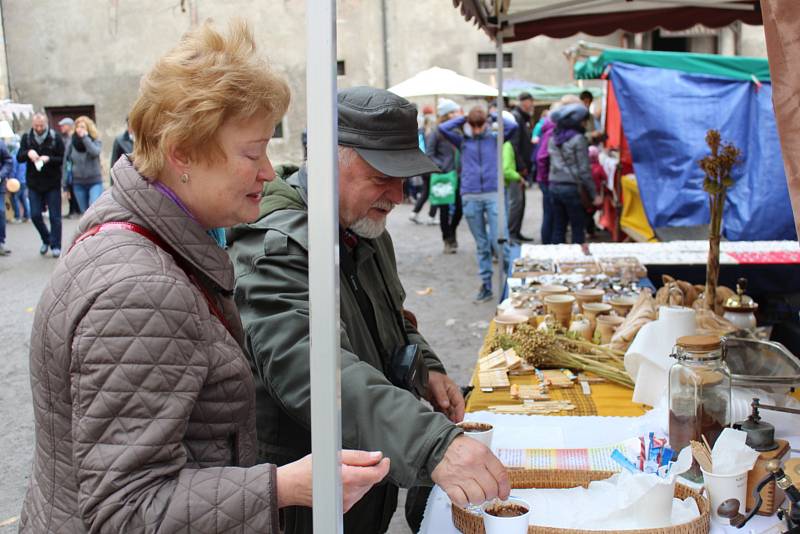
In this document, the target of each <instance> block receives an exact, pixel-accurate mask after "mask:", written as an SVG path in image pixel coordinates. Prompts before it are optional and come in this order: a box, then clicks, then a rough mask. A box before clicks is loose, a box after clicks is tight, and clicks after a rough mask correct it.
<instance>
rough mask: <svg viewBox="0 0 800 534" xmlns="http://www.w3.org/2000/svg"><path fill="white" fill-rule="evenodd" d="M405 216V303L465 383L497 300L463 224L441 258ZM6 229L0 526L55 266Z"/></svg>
mask: <svg viewBox="0 0 800 534" xmlns="http://www.w3.org/2000/svg"><path fill="white" fill-rule="evenodd" d="M540 205H541V197H540V196H539V193H538V191H536V190H530V191H528V208H527V212H526V221H525V227H524V232H523V233H524V234H525V235H528V236H535V235H537V234H538V230H539V224H540V216H539V214H540V208H539V207H540ZM410 213H411V206H409V205H406V204H404V205H401V206H398V208H397V209H396V210H395V212H394V213H392V215H390V217H389V230H390V231H391V233H392V236H393V238H394V243H395V249H396V252H397V264H398V270H399V272H400V276H401V278H402V280H403V283H404V285H405V288H406V291H407V293H408V297H407V300H406V307H407V308H408V309H410V310H412V311H413V312H414V313H415V314H416V315H417V318H418V319H419V323H420V330H421V331H422V333H423V335H425V336H426V338H427V339H428V341H429V342H430V343H431V345H432V346H433V348H434V350H436V351H437V353H438V354H439V356H440V357H441V359H442V360H443V362H444V364H445V366H446V367H447V369H448V372H449V373H450V375H451V376H452V377H453V379H454V380H455V381H456V382H457V383H458V384H460V385H466V384H467V383H468V382H469V379H470V376H471V373H472V366H473V363H474V361H475V355H476V353H477V351H478V348H479V347H480V344H481V339H482V337H483V334H484V332H485V329H486V327H487V326H488V320H489V318H490V317H491V316H492V313H493V307H494V303H492V302H489V303H485V304H480V305H475V304H472V298H473V296H474V294H475V293H476V292H477V289H478V278H477V265H476V262H475V255H474V254H475V246H474V242H473V240H472V237H471V236H470V234H469V230H468V228H467V224H466V221H462V224H461V225H460V227H459V232H458V242H459V251H458V254H455V255H443V254H442V242H441V234H440V232H439V228H438V226H428V225H417V224H414V223H412V222H411V221H409V220H408V216H409V214H410ZM426 213H427V206H426V208H425V209H423V214H426ZM425 218H426V217H421V219H425ZM76 226H77V221H76V220H65V221H64V236H65V237H64V242H65V243H66V242H67V240H68V239H69V238H70V237H71V236H72V235H73V233H74V231H75V228H76ZM7 233H8V237H7V242H6V244H7V246H8V247H9V248H10V249H11V250H12V251H13V253H12V254H11V255H10V256H6V257H0V280H1V281H2V283H1V284H0V314H1V315H0V316H2V318H3V327H2V329H0V361H2V362H3V365H2V366H0V421H2V422H3V432H2V440H0V480H2V484H0V525H3V523H5V522H7V521H9V520H12V519H13V518H16V517H17V516H18V515H19V511H20V508H21V504H22V499H23V497H24V495H25V488H26V485H27V477H28V473H29V470H30V459H31V454H32V450H33V415H32V413H33V411H32V407H31V395H30V382H29V378H28V348H29V336H30V329H31V325H32V322H33V310H34V308H35V307H36V303H37V301H38V299H39V295H40V294H41V292H42V290H43V288H44V286H45V284H46V283H47V279H48V277H49V275H50V272H51V270H52V268H53V266H54V265H55V260H53V259H52V258H50V257H44V258H43V257H41V256H39V253H38V249H39V238H38V235H37V233H36V231H35V229H34V228H33V225H32V224H30V223H27V224H22V225H8V226H7ZM428 288H430V289H431V291H427V289H428ZM418 292H420V293H423V294H419V293H418ZM404 497H405V495H404V492H403V493H402V494H401V502H400V504H399V505H398V511H397V513H396V514H395V517H394V518H393V520H392V524H391V526H390V529H389V532H390V533H391V534H400V533H407V532H409V528H408V526H407V525H406V522H405V518H404V516H403V513H402V511H403V500H404ZM16 531H17V525H16V521H11V523H10V524H7V525H5V526H0V533H6V532H16Z"/></svg>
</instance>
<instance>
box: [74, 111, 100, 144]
mask: <svg viewBox="0 0 800 534" xmlns="http://www.w3.org/2000/svg"><path fill="white" fill-rule="evenodd" d="M80 123H83V125H84V126H86V131H87V132H89V135H90V136H91V138H92V139H97V138H98V135H97V126H96V125H95V123H94V121H93V120H92V119H90V118H89V117H87V116H86V115H81V116H80V117H78V118H77V119H75V126H76V127H77V126H78V125H79V124H80Z"/></svg>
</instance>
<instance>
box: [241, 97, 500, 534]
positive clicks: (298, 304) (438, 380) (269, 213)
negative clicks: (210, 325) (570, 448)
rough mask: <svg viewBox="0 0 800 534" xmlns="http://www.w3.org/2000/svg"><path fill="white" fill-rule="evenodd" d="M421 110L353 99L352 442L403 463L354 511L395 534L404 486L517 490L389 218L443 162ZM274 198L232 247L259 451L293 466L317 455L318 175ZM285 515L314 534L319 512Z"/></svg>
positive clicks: (277, 183)
mask: <svg viewBox="0 0 800 534" xmlns="http://www.w3.org/2000/svg"><path fill="white" fill-rule="evenodd" d="M416 117H417V111H416V108H415V106H414V105H412V104H411V103H409V102H408V101H407V100H405V99H404V98H401V97H399V96H397V95H395V94H393V93H390V92H388V91H385V90H382V89H373V88H370V87H354V88H350V89H345V90H343V91H341V92H340V93H339V97H338V118H339V123H338V134H339V232H340V249H339V250H340V279H341V284H340V314H341V357H342V363H341V365H342V367H341V369H342V375H341V395H342V396H341V402H342V446H343V447H357V448H361V449H364V450H380V451H383V453H384V454H385V455H386V456H387V457H389V458H390V459H391V470H390V473H389V477H388V480H387V482H385V483H383V484H382V485H380V486H377V487H375V488H373V489H372V490H371V491H370V492H369V493H368V494H367V495H366V496H365V497H364V498H363V499H362V500H361V501H360V502H359V503H358V504H356V505H355V506H354V507H353V508H352V509H351V510H350V511H349V512H348V513H347V514H345V518H344V525H345V532H348V533H373V532H385V531H386V530H387V528H388V525H389V521H390V520H391V517H392V514H393V513H394V510H395V507H396V504H397V492H398V487H411V486H414V485H416V484H425V483H427V484H430V483H431V482H435V483H437V484H439V486H441V487H442V488H443V489H444V490H445V491H446V492H447V493H448V495H450V497H451V498H452V499H453V501H455V502H457V503H460V504H464V503H467V502H475V503H477V502H483V501H484V500H485V499H487V498H489V499H491V498H494V497H496V496H500V497H502V498H506V497H507V496H508V493H509V491H510V490H509V483H508V478H507V476H506V474H505V470H504V468H503V467H502V465H501V464H500V462H499V461H498V460H497V458H495V457H494V455H493V454H492V453H491V451H490V450H489V449H488V448H486V447H485V446H483V445H482V444H480V443H478V442H477V441H476V440H473V439H471V438H467V437H465V436H463V434H462V431H461V429H460V428H459V427H457V426H456V425H455V423H456V422H458V421H460V420H461V419H462V418H463V414H464V399H463V397H462V396H461V392H460V390H459V389H458V387H457V386H456V385H455V383H453V381H452V380H450V379H449V378H448V377H447V375H446V374H445V371H444V367H443V366H442V363H441V362H440V361H439V359H438V358H437V356H436V354H435V353H434V352H433V350H432V349H431V348H430V347H429V346H428V344H427V343H426V341H425V339H424V338H423V337H422V336H421V335H420V334H419V332H418V331H417V329H416V327H415V326H414V325H413V324H412V321H411V320H410V319H411V317H409V314H407V313H404V310H403V301H404V297H405V292H404V290H403V287H402V284H401V282H400V280H399V277H398V275H397V269H396V263H395V256H394V248H393V245H392V240H391V237H390V236H389V234H388V232H386V231H385V225H386V217H387V215H388V214H389V213H390V212H391V211H392V209H393V208H394V207H395V206H396V205H397V204H399V203H400V202H401V201H402V195H403V193H402V189H403V178H406V177H409V176H416V175H420V174H425V173H429V172H436V171H437V170H438V169H437V168H436V166H435V165H433V164H432V163H431V161H430V160H429V159H428V158H427V157H425V155H424V154H423V153H422V152H421V151H420V149H419V144H418V139H417V118H416ZM264 193H265V194H264V197H263V199H262V202H261V218H260V219H259V220H258V221H256V222H254V223H252V224H248V225H242V226H237V227H235V228H233V229H232V231H231V235H230V237H231V240H230V253H231V256H232V260H233V263H234V266H235V269H236V288H235V298H236V303H237V305H238V307H239V311H240V313H241V316H242V322H243V325H244V329H245V340H246V341H245V343H246V346H247V349H248V352H249V354H250V355H251V358H252V364H253V370H254V373H255V374H256V378H257V391H256V399H257V413H256V419H257V428H258V442H259V451H258V452H259V457H260V460H261V461H269V462H275V463H277V464H279V465H282V464H285V463H288V462H291V461H293V460H295V459H298V458H301V457H302V456H304V455H305V454H307V453H308V452H310V449H311V414H310V391H309V337H308V336H309V334H308V328H309V324H308V318H309V301H308V299H309V295H308V203H307V198H308V194H309V193H308V177H307V175H306V169H299V170H297V171H296V172H294V173H292V174H291V176H289V177H288V178H286V179H285V180H284V179H282V178H276V179H275V180H273V181H271V182H269V183H268V184H267V185H266V186H265V189H264ZM311 194H314V193H313V192H311ZM403 362H404V363H405V365H401V363H403ZM408 369H414V370H416V373H415V374H414V375H413V376H414V377H416V378H413V377H412V375H411V374H410V373H407V372H403V371H404V370H406V371H407V370H408ZM426 374H427V376H428V378H427V380H425V375H426ZM418 396H422V397H423V398H425V399H426V400H427V401H428V402H430V403H431V405H432V406H433V408H434V410H435V411H434V410H431V409H430V408H428V407H427V406H425V405H424V404H423V403H422V402H421V401H420V400H418V398H417V397H418ZM276 429H277V430H276ZM284 521H285V527H286V528H285V532H286V533H287V534H296V533H310V532H311V531H312V515H311V509H309V508H288V509H285V510H284Z"/></svg>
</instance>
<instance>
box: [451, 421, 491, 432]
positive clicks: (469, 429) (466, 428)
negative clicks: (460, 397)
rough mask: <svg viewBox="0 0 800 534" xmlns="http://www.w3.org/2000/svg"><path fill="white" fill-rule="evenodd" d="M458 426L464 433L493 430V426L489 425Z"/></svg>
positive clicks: (465, 424) (461, 424)
mask: <svg viewBox="0 0 800 534" xmlns="http://www.w3.org/2000/svg"><path fill="white" fill-rule="evenodd" d="M458 426H460V427H461V428H462V430H464V432H488V431H490V430H491V429H492V425H490V424H487V423H472V422H469V423H460V424H459V425H458Z"/></svg>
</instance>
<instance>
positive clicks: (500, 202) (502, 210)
mask: <svg viewBox="0 0 800 534" xmlns="http://www.w3.org/2000/svg"><path fill="white" fill-rule="evenodd" d="M494 42H495V49H496V52H497V54H496V57H497V259H498V262H497V264H498V266H499V268H498V271H499V272H498V277H497V279H498V282H497V291H498V293H499V295H500V296H501V297H502V295H503V293H504V291H505V284H506V272H505V267H504V265H505V257H504V256H505V255H504V254H503V249H504V245H505V243H506V232H507V231H508V230H507V228H506V227H507V226H508V225H507V224H506V181H505V177H504V176H503V142H504V136H505V121H503V109H504V107H505V102H504V101H503V28H502V25H501V26H499V27H498V28H497V34H496V35H495V39H494Z"/></svg>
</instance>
